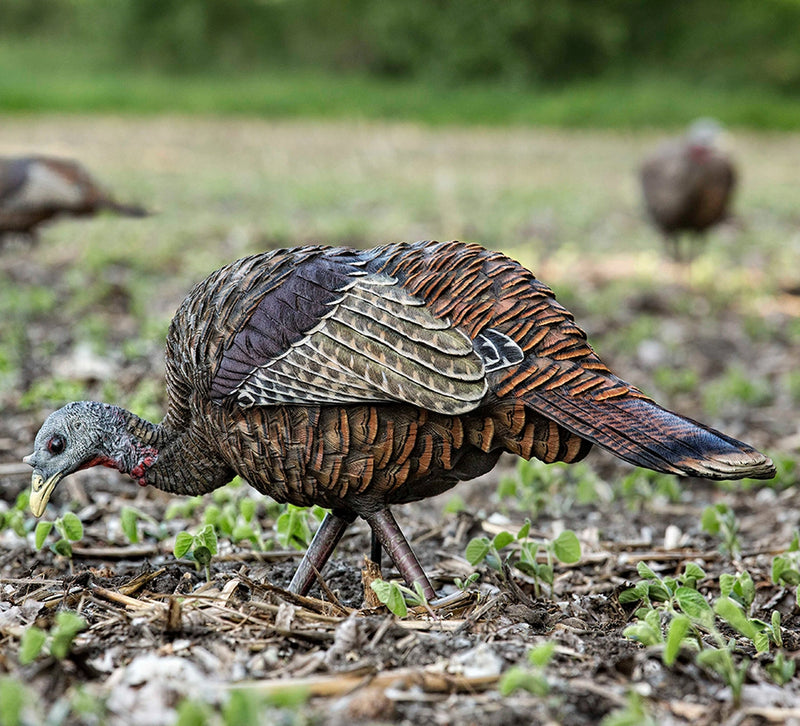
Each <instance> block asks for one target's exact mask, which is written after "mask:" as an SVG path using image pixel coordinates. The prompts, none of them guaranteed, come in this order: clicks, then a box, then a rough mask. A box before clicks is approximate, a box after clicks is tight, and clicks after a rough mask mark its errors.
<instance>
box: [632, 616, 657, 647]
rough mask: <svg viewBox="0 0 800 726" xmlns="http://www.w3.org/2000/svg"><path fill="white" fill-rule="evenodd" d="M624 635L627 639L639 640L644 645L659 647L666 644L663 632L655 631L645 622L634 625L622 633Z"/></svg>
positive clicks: (641, 621)
mask: <svg viewBox="0 0 800 726" xmlns="http://www.w3.org/2000/svg"><path fill="white" fill-rule="evenodd" d="M622 634H623V635H624V636H625V637H626V638H630V639H631V640H637V641H638V642H640V643H641V644H642V645H659V644H660V643H663V642H664V638H663V636H662V635H661V631H660V630H656V629H654V628H653V627H651V626H650V625H649V624H648V623H646V622H644V621H643V620H640V621H639V622H638V623H632V624H631V625H629V626H628V627H627V628H625V630H623V631H622Z"/></svg>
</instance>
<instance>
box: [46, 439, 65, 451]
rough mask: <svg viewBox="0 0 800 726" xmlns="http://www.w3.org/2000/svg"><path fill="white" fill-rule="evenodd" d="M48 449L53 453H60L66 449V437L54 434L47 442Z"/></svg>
mask: <svg viewBox="0 0 800 726" xmlns="http://www.w3.org/2000/svg"><path fill="white" fill-rule="evenodd" d="M47 450H48V451H49V452H50V453H51V454H60V453H61V452H62V451H64V439H62V438H61V437H60V436H53V438H52V439H50V441H48V442H47Z"/></svg>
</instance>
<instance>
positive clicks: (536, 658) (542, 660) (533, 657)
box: [528, 640, 556, 668]
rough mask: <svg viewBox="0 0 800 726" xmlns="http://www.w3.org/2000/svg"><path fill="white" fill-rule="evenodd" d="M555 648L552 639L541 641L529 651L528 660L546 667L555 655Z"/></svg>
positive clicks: (532, 663)
mask: <svg viewBox="0 0 800 726" xmlns="http://www.w3.org/2000/svg"><path fill="white" fill-rule="evenodd" d="M555 649H556V644H555V642H554V641H552V640H546V641H545V642H544V643H540V644H539V645H537V646H536V647H535V648H533V650H531V651H530V652H529V653H528V662H529V663H530V664H531V665H535V666H538V667H539V668H544V667H545V666H546V665H547V664H548V663H549V662H550V660H551V658H552V657H553V653H554V652H555Z"/></svg>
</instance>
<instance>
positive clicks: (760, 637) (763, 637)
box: [753, 630, 769, 653]
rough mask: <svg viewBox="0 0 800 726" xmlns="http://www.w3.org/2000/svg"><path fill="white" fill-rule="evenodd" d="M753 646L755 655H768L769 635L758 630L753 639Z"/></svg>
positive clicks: (764, 631)
mask: <svg viewBox="0 0 800 726" xmlns="http://www.w3.org/2000/svg"><path fill="white" fill-rule="evenodd" d="M753 645H754V646H755V648H756V652H757V653H768V652H769V633H768V632H767V631H766V630H759V631H758V632H757V633H756V634H755V636H754V637H753Z"/></svg>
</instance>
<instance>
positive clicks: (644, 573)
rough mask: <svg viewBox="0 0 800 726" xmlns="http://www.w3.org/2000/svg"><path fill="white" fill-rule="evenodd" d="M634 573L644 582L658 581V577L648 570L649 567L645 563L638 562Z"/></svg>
mask: <svg viewBox="0 0 800 726" xmlns="http://www.w3.org/2000/svg"><path fill="white" fill-rule="evenodd" d="M636 572H638V573H639V577H641V578H642V579H644V580H657V579H658V575H656V573H655V572H653V570H651V569H650V566H649V565H648V564H647V563H646V562H638V563H637V564H636Z"/></svg>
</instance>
